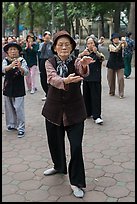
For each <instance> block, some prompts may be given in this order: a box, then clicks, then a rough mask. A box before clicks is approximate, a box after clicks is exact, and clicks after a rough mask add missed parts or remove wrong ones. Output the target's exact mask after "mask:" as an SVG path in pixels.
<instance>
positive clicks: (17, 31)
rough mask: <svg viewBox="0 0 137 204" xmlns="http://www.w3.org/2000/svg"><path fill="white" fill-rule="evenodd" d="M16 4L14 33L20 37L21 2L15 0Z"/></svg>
mask: <svg viewBox="0 0 137 204" xmlns="http://www.w3.org/2000/svg"><path fill="white" fill-rule="evenodd" d="M14 5H15V8H16V17H15V29H14V35H15V36H16V37H18V36H19V21H20V11H19V2H14Z"/></svg>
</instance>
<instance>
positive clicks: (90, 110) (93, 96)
mask: <svg viewBox="0 0 137 204" xmlns="http://www.w3.org/2000/svg"><path fill="white" fill-rule="evenodd" d="M83 97H84V101H85V106H86V110H87V116H88V117H90V116H91V115H92V116H93V119H94V120H96V119H97V118H100V117H101V82H96V81H95V82H94V81H83Z"/></svg>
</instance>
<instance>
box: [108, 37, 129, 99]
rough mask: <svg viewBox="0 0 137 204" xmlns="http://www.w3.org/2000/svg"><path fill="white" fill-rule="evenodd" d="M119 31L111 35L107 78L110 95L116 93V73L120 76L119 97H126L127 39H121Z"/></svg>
mask: <svg viewBox="0 0 137 204" xmlns="http://www.w3.org/2000/svg"><path fill="white" fill-rule="evenodd" d="M120 39H121V36H120V35H119V33H113V34H112V35H111V41H112V43H111V44H109V58H108V61H107V65H106V67H107V68H108V70H107V80H108V85H109V95H110V96H114V95H115V83H116V74H117V78H118V94H119V98H120V99H122V98H123V97H124V59H123V58H124V48H125V47H126V46H127V43H126V41H120Z"/></svg>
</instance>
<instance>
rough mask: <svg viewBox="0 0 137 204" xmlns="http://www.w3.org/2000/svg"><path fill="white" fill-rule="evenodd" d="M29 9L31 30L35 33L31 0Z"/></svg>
mask: <svg viewBox="0 0 137 204" xmlns="http://www.w3.org/2000/svg"><path fill="white" fill-rule="evenodd" d="M29 10H30V32H31V33H33V27H34V10H33V8H32V2H29Z"/></svg>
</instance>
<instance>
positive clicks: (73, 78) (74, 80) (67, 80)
mask: <svg viewBox="0 0 137 204" xmlns="http://www.w3.org/2000/svg"><path fill="white" fill-rule="evenodd" d="M81 80H83V77H81V76H75V73H73V74H70V75H69V76H68V77H66V78H64V83H65V84H70V83H77V82H79V81H81Z"/></svg>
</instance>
